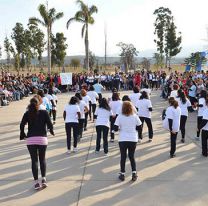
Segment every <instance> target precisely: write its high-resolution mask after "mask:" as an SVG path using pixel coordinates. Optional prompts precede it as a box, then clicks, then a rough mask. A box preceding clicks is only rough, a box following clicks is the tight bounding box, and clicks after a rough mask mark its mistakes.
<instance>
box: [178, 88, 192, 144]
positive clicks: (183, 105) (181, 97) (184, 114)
mask: <svg viewBox="0 0 208 206" xmlns="http://www.w3.org/2000/svg"><path fill="white" fill-rule="evenodd" d="M176 101H177V102H178V105H179V107H180V109H181V120H180V130H181V136H182V138H181V142H182V143H184V142H185V134H186V121H187V118H188V111H189V110H190V109H191V108H192V106H191V102H190V101H189V99H188V98H187V97H186V95H185V93H184V91H183V90H178V97H177V98H176Z"/></svg>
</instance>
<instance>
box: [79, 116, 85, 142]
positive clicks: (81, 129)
mask: <svg viewBox="0 0 208 206" xmlns="http://www.w3.org/2000/svg"><path fill="white" fill-rule="evenodd" d="M84 123H85V119H79V134H78V136H79V138H80V139H81V138H82V134H83V129H84Z"/></svg>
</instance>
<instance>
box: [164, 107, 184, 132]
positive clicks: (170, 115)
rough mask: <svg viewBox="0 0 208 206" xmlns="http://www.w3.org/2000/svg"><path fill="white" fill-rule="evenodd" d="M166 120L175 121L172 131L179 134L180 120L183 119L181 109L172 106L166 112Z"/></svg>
mask: <svg viewBox="0 0 208 206" xmlns="http://www.w3.org/2000/svg"><path fill="white" fill-rule="evenodd" d="M166 118H167V119H172V120H173V125H172V131H173V132H178V131H179V129H180V119H181V109H180V107H177V108H176V109H175V108H174V107H173V106H170V107H168V108H167V110H166Z"/></svg>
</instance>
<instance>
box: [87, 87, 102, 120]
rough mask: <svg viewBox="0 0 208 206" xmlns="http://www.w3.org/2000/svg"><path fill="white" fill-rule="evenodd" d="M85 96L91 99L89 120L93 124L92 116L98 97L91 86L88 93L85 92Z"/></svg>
mask: <svg viewBox="0 0 208 206" xmlns="http://www.w3.org/2000/svg"><path fill="white" fill-rule="evenodd" d="M87 95H88V96H89V97H90V99H91V101H90V109H89V116H90V120H91V119H93V122H94V114H95V110H96V105H97V100H98V98H99V96H98V94H97V92H95V89H94V87H93V86H92V85H91V86H90V87H89V91H88V92H87Z"/></svg>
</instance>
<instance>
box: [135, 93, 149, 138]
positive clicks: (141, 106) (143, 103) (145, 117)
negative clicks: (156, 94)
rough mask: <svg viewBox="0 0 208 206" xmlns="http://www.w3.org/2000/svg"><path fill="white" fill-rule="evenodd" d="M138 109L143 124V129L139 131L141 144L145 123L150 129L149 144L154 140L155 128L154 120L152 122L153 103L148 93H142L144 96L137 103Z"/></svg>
mask: <svg viewBox="0 0 208 206" xmlns="http://www.w3.org/2000/svg"><path fill="white" fill-rule="evenodd" d="M136 107H137V108H138V115H139V118H140V120H141V122H142V129H141V130H140V131H139V142H141V141H142V131H143V125H144V122H145V123H146V125H147V127H148V133H149V142H152V139H153V128H152V120H151V113H152V102H151V100H150V99H149V96H148V94H147V92H145V91H143V92H142V95H141V97H140V99H139V101H138V102H137V106H136Z"/></svg>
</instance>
